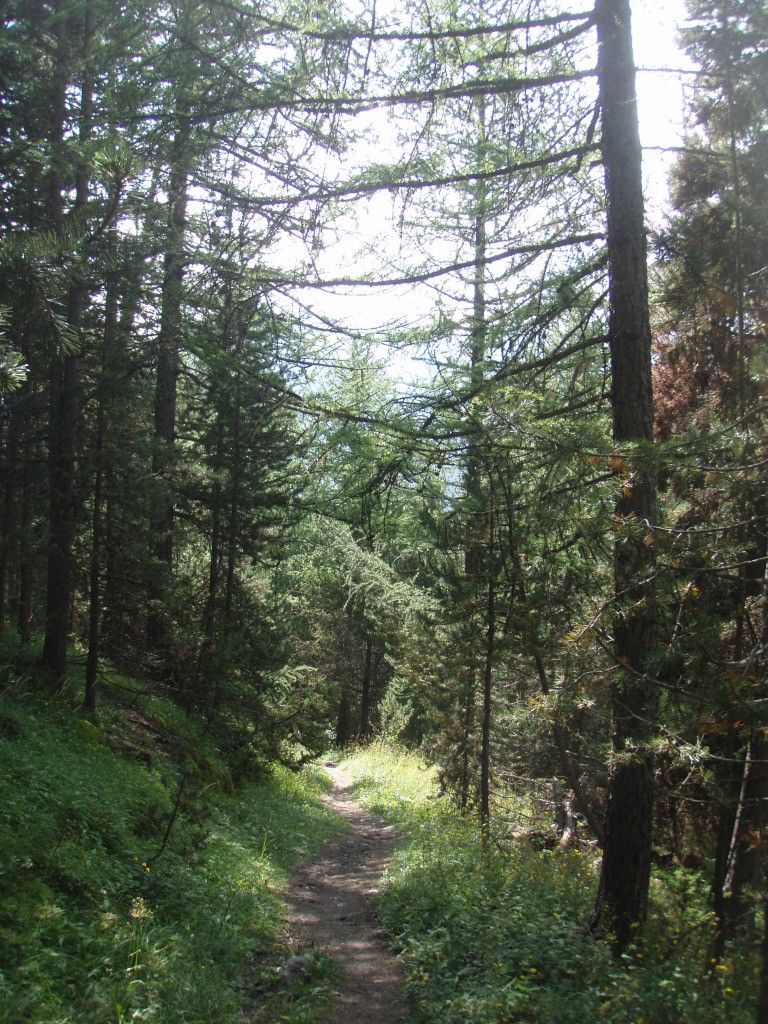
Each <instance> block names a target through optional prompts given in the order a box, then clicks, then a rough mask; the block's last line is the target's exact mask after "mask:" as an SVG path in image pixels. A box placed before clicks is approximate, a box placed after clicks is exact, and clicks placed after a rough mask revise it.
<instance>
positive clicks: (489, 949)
mask: <svg viewBox="0 0 768 1024" xmlns="http://www.w3.org/2000/svg"><path fill="white" fill-rule="evenodd" d="M344 768H345V769H346V770H347V771H348V772H349V773H350V775H351V776H352V778H353V780H354V792H355V794H356V798H357V799H358V800H360V801H361V802H362V803H363V804H365V806H367V807H369V808H370V809H371V810H373V811H375V812H376V813H378V814H380V815H382V816H383V817H386V818H388V819H389V820H390V821H392V822H394V823H396V824H397V826H398V828H399V830H400V831H401V834H402V835H403V836H404V838H405V840H406V841H405V843H404V845H403V847H402V849H401V850H400V852H399V853H398V855H397V857H396V859H395V861H394V862H393V865H392V868H391V871H390V875H389V879H388V883H387V885H386V887H385V890H384V892H383V894H382V896H381V898H380V907H379V910H380V915H381V918H382V921H383V923H384V925H385V927H386V928H387V929H388V931H389V932H390V934H391V936H392V938H393V941H394V942H395V944H396V946H397V947H398V948H399V950H400V951H401V955H402V958H403V961H404V964H405V968H406V975H407V993H408V996H409V998H410V1001H411V1005H412V1007H413V1021H414V1024H464V1022H466V1021H467V1020H471V1021H473V1022H474V1024H507V1022H509V1024H521V1022H524V1021H536V1022H538V1024H583V1021H585V1020H594V1021H610V1022H614V1024H742V1022H747V1021H749V1022H751V1021H752V1020H753V1019H754V1000H755V997H756V986H757V980H758V959H757V950H756V949H754V948H751V947H749V946H746V945H745V946H744V947H742V948H741V949H740V950H738V951H737V950H731V951H729V954H728V955H727V956H726V957H725V958H724V959H723V960H722V961H721V962H720V963H719V964H718V965H717V969H716V970H714V972H712V971H711V970H710V965H709V963H708V950H709V947H710V943H711V938H712V922H711V917H710V915H709V914H708V912H707V906H706V886H705V883H704V880H703V879H701V878H700V877H699V876H697V875H695V874H693V873H691V872H686V871H682V870H679V871H676V872H670V873H667V874H664V875H659V876H658V877H656V878H654V881H653V888H652V894H651V913H650V918H649V921H648V924H647V926H646V928H645V930H644V932H643V936H642V938H640V939H639V940H638V942H637V943H636V944H635V945H634V946H633V947H632V948H631V949H630V950H628V952H627V953H626V954H625V955H624V956H623V957H622V958H621V959H620V960H616V959H615V958H614V957H613V956H612V954H611V952H610V950H609V948H608V947H607V945H605V944H603V943H601V942H598V941H595V940H594V939H592V938H590V937H588V936H587V934H586V930H585V925H586V922H587V921H588V918H589V914H590V911H591V909H592V901H593V899H594V893H595V889H596V883H597V864H596V861H595V858H594V856H593V855H592V854H591V853H582V852H580V851H579V850H573V851H571V852H568V853H565V854H562V853H553V852H546V851H545V852H539V851H536V850H533V849H531V848H529V847H526V846H522V845H520V844H518V843H513V842H511V841H507V840H505V839H504V837H503V836H497V837H496V840H497V841H496V843H494V844H493V845H492V848H491V850H490V851H483V850H482V847H481V844H480V840H479V834H478V829H477V827H476V825H475V823H474V822H472V821H470V820H468V819H467V818H462V817H461V816H460V815H457V814H456V813H455V811H454V810H453V809H452V808H451V806H450V804H449V803H448V801H447V800H445V799H442V798H439V797H438V795H437V789H436V780H435V777H434V773H433V772H431V771H429V770H427V769H426V768H425V767H424V766H423V765H422V764H421V763H420V762H419V760H418V758H417V757H415V756H414V755H412V754H408V753H406V752H404V751H402V750H397V749H392V748H389V747H386V746H383V745H374V746H372V747H370V748H368V749H365V750H360V751H358V752H356V753H355V754H353V755H352V756H351V757H349V758H348V759H347V760H346V761H345V762H344Z"/></svg>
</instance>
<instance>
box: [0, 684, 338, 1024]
mask: <svg viewBox="0 0 768 1024" xmlns="http://www.w3.org/2000/svg"><path fill="white" fill-rule="evenodd" d="M121 682H122V683H127V682H129V681H127V680H122V681H121ZM6 684H7V689H6V690H5V696H4V700H3V703H2V706H1V707H0V763H2V764H3V765H4V766H5V768H4V770H3V772H2V774H1V775H0V806H2V818H1V819H0V830H1V831H2V846H3V858H2V864H0V950H2V952H1V953H0V1021H2V1022H3V1024H22V1022H24V1021H29V1022H33V1021H34V1022H38V1021H46V1022H50V1024H74V1022H78V1024H79V1022H82V1024H88V1022H93V1024H96V1022H98V1024H104V1022H107V1021H110V1022H115V1024H118V1022H123V1021H129V1020H131V1021H139V1020H141V1021H156V1022H172V1021H178V1022H182V1021H183V1022H184V1024H196V1022H200V1024H203V1022H206V1024H211V1022H215V1021H220V1022H224V1021H230V1020H231V1019H232V1014H233V1013H235V1011H236V1009H237V1007H238V1006H239V1005H241V1003H242V1001H243V999H244V998H245V997H246V990H247V989H248V990H250V988H252V987H253V986H252V985H251V982H250V980H249V975H250V974H252V973H253V972H254V971H255V970H256V969H257V966H258V965H262V966H261V967H259V970H260V971H261V972H262V973H265V976H266V977H267V978H268V977H269V968H268V963H269V962H272V961H274V959H275V958H276V957H277V958H279V957H281V956H283V955H284V952H285V951H284V950H283V948H282V946H281V944H280V941H279V933H280V927H281V914H282V903H281V901H280V898H279V895H278V890H279V887H280V885H281V884H282V883H283V882H284V880H285V878H286V877H287V873H288V872H289V871H290V870H291V868H292V866H293V865H294V864H295V862H296V860H297V858H298V857H299V856H301V855H302V854H304V853H310V852H311V851H312V850H313V849H314V848H316V847H317V846H318V845H319V844H320V843H321V842H322V841H323V840H324V839H325V838H326V837H327V835H328V834H329V832H330V831H332V830H333V829H334V828H335V827H337V825H336V824H335V821H334V819H333V816H332V815H331V812H330V811H328V810H327V809H325V808H324V807H323V806H321V805H320V804H319V803H318V801H317V799H316V797H317V795H318V794H319V793H320V792H321V791H322V788H323V785H324V777H323V776H322V773H320V772H318V771H317V770H312V769H306V770H305V771H304V772H303V773H302V774H301V775H300V776H299V775H296V774H294V773H292V772H290V771H288V770H287V769H285V768H283V767H280V766H278V767H275V768H273V769H272V770H271V771H270V772H269V774H268V775H267V776H266V777H263V778H262V779H261V780H260V781H257V782H249V783H247V784H246V785H245V786H244V788H243V789H242V790H241V791H240V792H239V793H238V794H237V795H236V796H235V795H232V784H231V781H230V775H229V772H228V768H227V765H226V764H225V763H224V761H223V760H222V758H221V756H220V754H219V753H218V752H217V751H216V749H215V748H214V747H213V745H212V743H211V741H210V739H207V738H206V736H205V735H204V730H203V729H202V727H201V725H200V723H195V722H194V721H192V720H190V719H188V718H186V717H185V716H184V715H183V714H182V713H181V712H179V710H178V709H177V708H175V707H174V705H172V704H171V703H170V702H167V701H160V700H152V701H147V702H146V704H143V705H142V707H141V713H140V715H139V714H137V713H135V712H133V711H132V710H131V709H126V708H125V707H122V706H120V705H118V704H117V703H112V702H110V703H109V704H108V705H107V706H106V707H105V709H104V719H105V721H107V722H108V723H109V724H108V725H104V726H97V725H95V724H94V723H93V722H92V721H90V720H87V719H84V718H82V717H81V713H80V712H79V711H78V710H77V709H75V708H72V707H69V706H67V704H66V703H63V702H62V701H61V700H60V699H56V700H53V699H50V697H49V696H46V695H45V694H43V693H41V692H37V690H36V687H35V681H34V678H33V677H32V675H31V674H25V675H21V674H20V673H18V671H17V673H16V678H15V679H11V678H9V676H8V674H7V675H6ZM133 689H134V690H135V689H136V684H135V682H134V683H133ZM132 715H133V717H134V718H135V719H138V720H139V721H140V722H142V723H145V724H144V725H139V726H137V725H136V724H135V722H134V728H138V729H142V730H144V733H145V735H144V743H143V750H144V753H145V755H146V757H137V756H136V750H134V749H131V747H130V746H126V745H124V746H116V747H115V748H114V749H112V745H114V744H115V742H116V741H115V736H116V735H119V738H120V739H121V740H123V742H124V743H125V744H128V743H129V741H128V740H127V739H126V737H127V736H131V735H133V734H132V733H130V732H129V731H128V726H129V725H130V723H131V716H132ZM118 730H121V732H120V733H119V734H118ZM133 746H134V747H137V746H138V743H135V744H133ZM182 782H183V785H182ZM254 984H255V983H254ZM318 984H320V982H318ZM254 998H257V997H255V996H254ZM258 998H259V999H260V998H261V997H260V996H259V997H258ZM290 1019H293V1018H290ZM302 1019H303V1018H302ZM306 1019H307V1020H309V1019H310V1018H306ZM298 1020H299V1018H298V1017H297V1018H296V1021H297V1024H298Z"/></svg>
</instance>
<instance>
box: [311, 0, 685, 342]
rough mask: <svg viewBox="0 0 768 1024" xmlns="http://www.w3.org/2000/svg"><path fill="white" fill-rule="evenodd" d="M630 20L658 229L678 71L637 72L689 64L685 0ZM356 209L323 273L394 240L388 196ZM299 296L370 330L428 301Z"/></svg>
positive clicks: (675, 138)
mask: <svg viewBox="0 0 768 1024" xmlns="http://www.w3.org/2000/svg"><path fill="white" fill-rule="evenodd" d="M383 2H386V0H383ZM391 2H393V3H395V2H397V0H391ZM584 6H585V7H586V4H585V5H584ZM632 18H633V39H634V48H635V63H636V65H637V67H638V69H639V70H638V76H637V93H638V111H639V120H640V134H641V141H642V143H643V147H644V156H643V164H644V181H645V195H646V216H647V220H648V223H649V224H650V225H651V226H654V227H658V226H660V225H661V224H662V223H663V220H664V216H665V210H666V194H667V186H666V179H667V174H668V170H669V166H670V163H671V161H672V159H673V154H671V153H662V152H660V149H663V148H673V147H675V146H677V145H679V144H680V142H681V132H682V120H683V103H684V89H685V87H686V76H684V75H683V76H681V75H679V74H673V73H662V72H659V71H658V70H643V69H659V68H672V69H679V68H688V67H690V64H689V62H688V60H687V57H686V56H685V54H683V53H682V52H681V51H680V49H679V48H678V46H677V29H678V26H679V25H680V24H681V23H682V22H683V21H684V19H685V3H684V0H664V2H659V0H655V2H654V0H632ZM358 210H359V212H358V216H357V223H356V224H355V223H353V221H352V220H350V221H349V222H348V226H347V228H346V229H345V230H343V231H342V238H341V240H340V242H339V243H338V245H337V246H335V247H333V246H332V247H330V248H329V249H327V250H326V251H325V252H324V253H323V255H322V268H323V271H324V273H325V274H328V275H329V276H337V274H342V275H345V274H348V275H350V276H356V273H357V272H359V271H360V269H361V268H362V267H363V266H364V263H363V262H361V261H360V259H359V257H358V256H357V255H356V253H357V250H358V249H359V248H360V247H362V246H364V245H365V244H366V242H370V241H371V239H373V240H374V243H375V244H377V245H379V247H380V251H381V254H382V259H381V264H380V265H381V266H384V264H385V262H386V259H385V253H386V251H387V246H388V244H389V245H391V246H392V247H393V248H394V242H392V243H387V242H386V238H387V237H394V226H393V224H392V215H391V203H390V199H389V197H388V196H387V195H386V194H385V195H381V196H379V197H378V198H377V200H376V201H375V202H373V203H370V204H368V205H365V206H364V205H363V204H360V206H359V208H358ZM334 271H336V273H334ZM303 300H304V301H305V302H306V303H307V304H308V305H309V306H310V308H314V309H316V310H317V311H318V312H320V313H321V315H324V316H328V317H330V318H343V319H344V320H345V321H346V322H347V324H348V325H349V326H350V327H359V328H360V329H361V330H363V331H372V330H375V329H376V328H377V327H378V326H380V325H384V324H387V323H391V322H392V321H397V319H398V318H402V319H404V320H410V319H414V318H417V317H418V311H419V310H420V309H426V308H427V306H428V304H430V303H431V297H430V296H429V295H428V294H426V293H425V292H424V291H423V290H422V291H421V292H418V291H410V292H408V291H406V290H404V289H388V290H382V289H367V288H364V289H359V290H357V291H356V292H355V293H353V294H347V295H346V296H343V295H339V294H331V293H328V292H320V291H313V292H309V293H307V292H305V293H304V295H303Z"/></svg>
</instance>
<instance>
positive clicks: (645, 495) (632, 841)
mask: <svg viewBox="0 0 768 1024" xmlns="http://www.w3.org/2000/svg"><path fill="white" fill-rule="evenodd" d="M596 13H597V18H598V41H599V47H600V51H599V81H600V104H601V108H602V148H603V164H604V170H605V184H606V196H607V228H608V261H609V278H610V283H609V294H610V318H609V328H608V330H609V339H610V353H611V375H612V378H611V404H612V411H613V437H614V441H615V442H616V449H617V458H616V459H615V460H614V462H615V472H616V474H617V487H618V488H619V490H620V497H619V499H618V501H617V504H616V509H615V527H616V531H617V539H616V541H615V545H614V601H615V606H614V623H613V629H614V657H615V659H616V665H617V671H616V675H615V677H614V683H613V687H612V696H611V704H612V719H613V730H612V762H611V769H610V776H609V781H608V794H607V805H606V816H605V842H604V847H603V862H602V870H601V876H600V884H599V890H598V897H597V904H596V908H595V913H594V916H593V919H592V928H593V929H601V930H607V931H608V932H609V933H610V934H611V935H612V937H613V940H614V943H615V948H616V950H617V952H621V951H622V950H623V949H624V948H625V947H626V946H627V944H628V943H629V941H630V939H631V938H632V935H633V933H634V930H635V929H636V928H637V927H638V926H640V925H641V924H642V922H643V920H644V919H645V915H646V910H647V903H648V887H649V882H650V869H651V832H652V824H653V803H654V781H653V759H652V755H651V752H650V749H649V743H648V741H649V739H650V737H651V734H652V731H653V723H654V719H655V715H656V691H655V688H654V686H653V685H652V683H651V682H650V681H649V680H648V678H647V675H646V667H647V666H646V663H647V659H648V655H649V654H650V652H651V651H652V649H653V645H654V619H655V588H654V583H653V552H652V545H651V543H650V542H651V535H650V529H649V526H650V523H651V522H652V519H653V513H654V504H655V480H654V477H653V472H652V470H651V468H650V466H649V462H650V459H649V458H648V455H649V449H650V446H651V445H652V442H653V388H652V379H651V331H650V322H649V312H648V271H647V247H646V236H645V225H644V210H643V192H642V174H641V147H640V137H639V129H638V121H637V101H636V94H635V67H634V58H633V54H632V32H631V25H630V8H629V2H628V0H598V3H597V7H596ZM638 442H639V443H640V445H641V446H642V447H641V449H640V451H639V458H638V460H637V462H636V463H635V464H633V465H630V461H629V459H630V458H631V451H630V452H627V454H626V455H625V454H624V453H625V451H627V448H628V447H629V448H630V449H631V448H632V447H633V446H634V445H636V444H637V443H638ZM628 443H629V444H628Z"/></svg>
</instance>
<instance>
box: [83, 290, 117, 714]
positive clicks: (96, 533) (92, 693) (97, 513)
mask: <svg viewBox="0 0 768 1024" xmlns="http://www.w3.org/2000/svg"><path fill="white" fill-rule="evenodd" d="M117 308H118V290H117V281H116V279H115V277H114V275H113V276H111V277H110V279H109V281H108V282H107V294H106V299H105V313H104V342H103V344H104V347H103V353H102V362H101V381H100V384H99V389H98V396H97V409H96V438H95V442H94V460H95V467H94V481H93V516H92V527H91V559H90V569H89V598H88V656H87V659H86V663H85V698H84V704H85V708H86V710H87V711H89V712H90V713H91V714H92V715H95V714H96V695H97V687H96V679H97V675H98V670H99V657H100V653H101V651H100V648H101V618H102V602H101V573H102V550H103V546H104V532H105V527H104V482H105V475H106V457H105V456H106V451H105V449H106V443H107V426H108V424H107V419H108V403H109V402H110V398H111V396H110V394H109V392H108V390H107V389H108V388H109V387H110V384H111V383H112V382H113V381H114V378H115V352H114V350H115V346H116V344H117Z"/></svg>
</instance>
